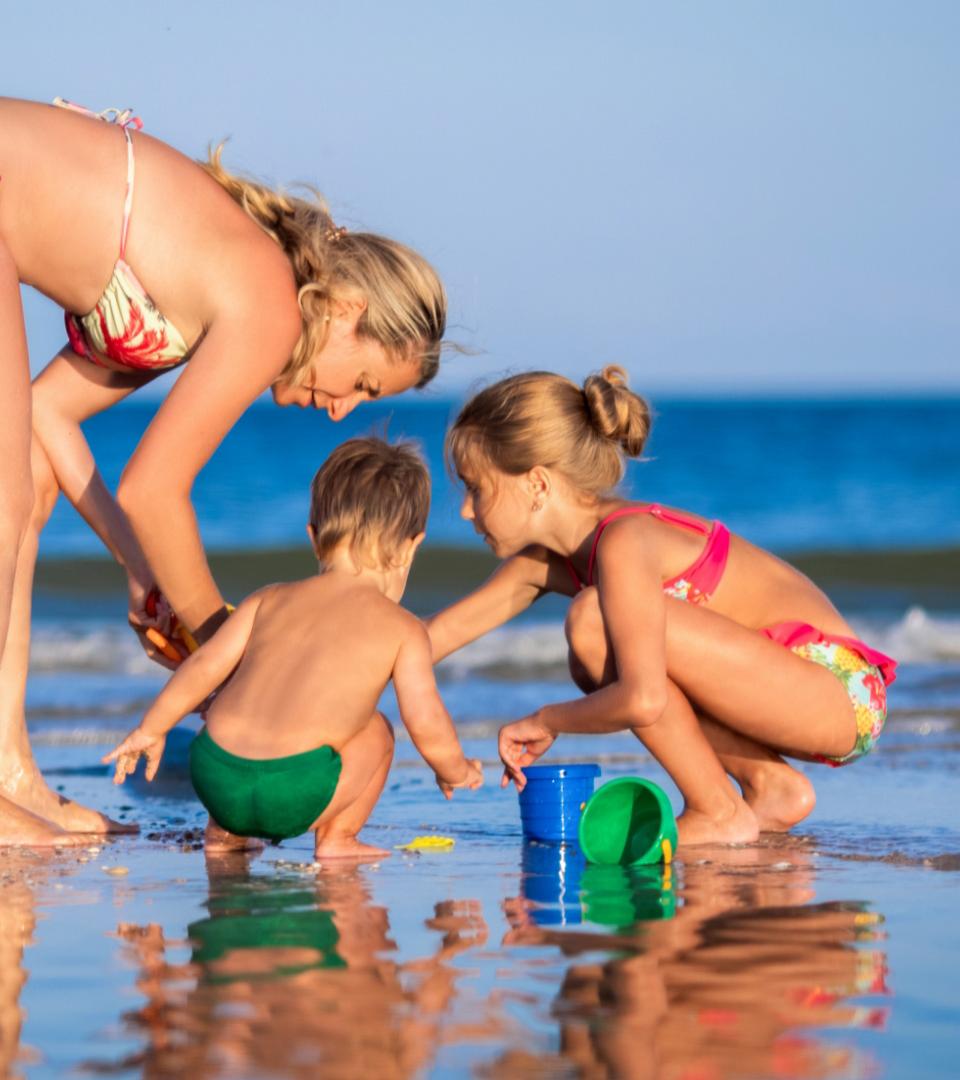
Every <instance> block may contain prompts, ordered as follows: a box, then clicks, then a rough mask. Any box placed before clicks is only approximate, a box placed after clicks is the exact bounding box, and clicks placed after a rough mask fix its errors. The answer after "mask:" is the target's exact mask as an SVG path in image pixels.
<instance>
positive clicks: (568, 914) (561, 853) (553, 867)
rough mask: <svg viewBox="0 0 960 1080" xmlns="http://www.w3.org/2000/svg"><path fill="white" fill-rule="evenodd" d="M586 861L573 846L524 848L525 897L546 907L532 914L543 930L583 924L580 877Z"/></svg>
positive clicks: (547, 845)
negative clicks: (571, 924)
mask: <svg viewBox="0 0 960 1080" xmlns="http://www.w3.org/2000/svg"><path fill="white" fill-rule="evenodd" d="M586 865H587V860H586V859H585V858H584V857H583V855H581V854H580V851H579V849H578V848H576V847H574V846H573V845H571V844H538V843H536V842H529V843H526V844H524V845H523V862H522V866H523V884H522V888H523V895H524V896H525V897H526V899H527V900H532V901H533V902H534V903H535V904H538V905H543V906H542V907H537V908H535V909H534V910H533V911H532V912H531V916H532V918H533V921H534V922H535V923H538V924H539V925H540V926H555V925H557V924H559V925H561V926H564V925H566V924H568V923H578V922H580V918H581V914H580V876H581V875H582V874H583V871H584V869H585V867H586Z"/></svg>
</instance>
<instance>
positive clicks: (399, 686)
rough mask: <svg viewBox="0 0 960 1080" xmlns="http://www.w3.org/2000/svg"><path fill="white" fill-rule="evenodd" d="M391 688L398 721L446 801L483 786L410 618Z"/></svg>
mask: <svg viewBox="0 0 960 1080" xmlns="http://www.w3.org/2000/svg"><path fill="white" fill-rule="evenodd" d="M393 687H394V690H396V693H397V704H398V705H399V706H400V718H401V719H402V720H403V724H404V727H405V728H406V729H407V731H409V732H410V738H411V739H412V740H413V744H414V746H416V748H417V750H418V751H419V752H420V754H421V756H422V757H423V759H424V761H426V763H427V764H428V765H429V766H430V768H431V769H433V771H434V773H436V777H437V784H438V785H439V787H440V790H441V791H442V792H443V794H444V796H445V797H446V798H448V799H449V798H450V797H451V796H452V795H453V789H454V788H462V787H467V788H471V789H473V788H478V787H479V786H480V785H481V784H482V783H483V772H482V770H481V768H480V762H479V761H468V760H467V758H466V757H465V756H464V753H463V747H462V746H461V745H460V740H459V739H458V738H457V733H456V731H455V730H454V727H453V721H452V720H451V719H450V714H449V713H448V712H447V709H446V706H445V705H444V704H443V700H442V698H441V697H440V693H439V691H438V690H437V683H436V679H435V678H434V675H433V656H432V654H431V649H430V637H429V635H428V634H427V631H426V629H425V627H424V626H423V624H422V623H420V622H419V621H418V620H413V619H412V617H411V629H410V632H409V633H408V634H407V636H406V637H405V638H404V641H403V644H402V645H401V646H400V650H399V652H398V653H397V659H396V662H395V664H394V668H393Z"/></svg>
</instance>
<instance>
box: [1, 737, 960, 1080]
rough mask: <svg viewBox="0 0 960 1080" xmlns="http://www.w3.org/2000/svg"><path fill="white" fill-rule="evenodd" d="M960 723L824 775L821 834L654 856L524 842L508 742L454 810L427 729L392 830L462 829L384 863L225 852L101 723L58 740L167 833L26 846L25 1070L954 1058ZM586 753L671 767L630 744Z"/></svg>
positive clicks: (408, 756) (642, 1072) (550, 1066)
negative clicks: (104, 750)
mask: <svg viewBox="0 0 960 1080" xmlns="http://www.w3.org/2000/svg"><path fill="white" fill-rule="evenodd" d="M958 743H960V740H958V737H957V733H956V732H955V731H954V730H953V729H952V728H949V727H948V728H946V729H940V730H926V729H923V728H922V726H921V727H918V728H916V729H914V730H908V731H900V732H890V733H888V735H887V736H885V742H884V744H883V747H882V751H881V752H879V753H877V754H876V755H875V756H874V757H872V758H870V759H867V760H866V761H864V762H861V763H860V764H858V765H857V766H856V767H855V768H852V769H847V770H835V771H828V770H823V769H818V770H816V772H815V774H814V775H815V779H816V781H817V782H818V791H819V795H820V803H819V805H818V808H817V810H816V812H815V814H814V816H813V818H812V819H811V821H810V822H809V824H808V825H806V826H805V827H803V828H802V829H801V830H799V831H798V833H797V834H796V835H791V836H786V837H772V838H765V839H764V841H763V842H761V843H760V844H759V845H755V846H750V847H744V848H736V849H698V850H695V851H690V852H687V853H681V857H680V859H679V860H678V861H677V862H676V863H675V864H674V866H673V867H671V868H670V870H669V871H667V872H662V871H659V870H656V871H653V872H643V873H636V872H635V873H627V872H625V871H621V870H619V868H614V869H613V870H612V871H611V872H600V873H597V872H596V870H595V868H588V869H586V870H585V869H584V868H583V866H582V865H580V864H579V863H578V862H577V858H576V855H575V853H570V852H560V851H558V849H556V848H549V847H545V846H542V845H525V844H524V843H523V842H522V839H521V836H520V829H519V817H518V813H517V803H516V798H515V796H514V795H513V793H512V792H501V791H500V790H499V789H497V788H496V786H495V783H494V779H495V771H494V769H493V767H492V765H491V767H490V768H489V769H488V784H489V786H488V787H487V788H486V789H485V790H484V791H482V792H481V793H480V794H479V795H478V796H477V797H475V798H472V799H471V798H467V797H461V796H460V795H459V794H458V796H457V798H456V799H455V800H454V802H453V803H452V804H444V802H443V800H442V799H441V798H440V797H439V794H438V793H437V792H436V790H435V788H434V787H433V784H432V780H431V777H430V775H429V774H428V773H427V771H426V770H425V769H424V768H422V767H421V766H419V765H418V764H416V763H415V761H414V758H413V752H412V750H411V748H410V746H409V744H406V743H401V744H400V754H399V759H398V763H397V765H396V766H395V768H394V770H393V772H392V774H391V777H390V781H389V783H388V788H387V792H386V794H385V796H384V799H383V800H382V802H381V804H380V805H379V806H378V808H377V810H376V811H375V814H374V818H373V821H372V824H371V825H370V827H369V829H368V838H369V839H370V840H371V841H372V842H373V843H377V844H381V845H384V846H388V847H393V846H394V845H396V844H400V843H403V842H405V841H407V840H409V839H411V838H412V837H413V836H414V835H417V834H419V833H423V832H429V831H433V830H437V831H439V832H441V833H443V834H446V835H450V836H454V837H455V838H456V841H457V843H456V847H455V848H454V850H453V851H452V852H448V853H429V854H423V855H409V854H404V853H401V852H397V853H396V854H394V855H393V856H392V857H391V858H389V859H386V860H384V861H383V862H382V863H380V864H372V865H367V866H360V867H337V866H335V865H324V866H320V867H316V866H314V865H311V863H310V856H311V849H310V843H309V840H308V839H307V838H303V839H301V840H297V841H291V842H287V843H285V844H283V845H282V846H281V847H273V848H268V849H267V850H266V852H264V853H263V854H262V855H259V856H257V857H255V858H253V859H248V858H244V857H237V856H233V857H230V858H220V859H205V857H204V853H203V851H202V850H200V848H199V835H200V834H199V827H200V825H201V824H202V815H201V813H200V808H199V806H198V804H197V803H196V802H195V801H194V800H193V799H192V797H191V796H190V794H189V788H188V785H187V784H186V781H185V777H184V776H183V775H182V773H178V771H177V770H176V769H172V770H170V773H169V775H168V777H167V779H166V781H165V782H164V783H163V784H162V785H161V786H160V787H158V788H156V789H154V790H153V791H151V792H147V791H146V790H144V789H143V788H133V789H131V788H125V789H115V788H113V787H112V786H111V785H110V784H109V782H108V779H107V777H106V775H105V774H104V772H103V770H101V769H100V768H99V767H98V766H97V765H96V758H97V754H98V749H97V748H96V747H77V746H70V747H62V746H61V747H56V746H50V747H42V748H41V757H42V764H43V765H44V767H45V768H46V769H47V771H48V773H49V774H50V775H51V780H52V781H54V782H55V783H57V784H61V785H63V787H64V788H65V789H66V790H67V791H68V792H69V793H70V794H72V795H76V796H77V797H79V798H83V799H86V800H89V801H90V802H92V803H94V804H96V805H97V806H99V807H101V808H102V809H105V810H107V811H108V812H111V813H113V814H115V815H120V816H126V817H127V818H128V819H133V820H137V821H139V822H140V823H141V826H142V830H143V831H142V833H141V835H140V836H139V837H138V838H134V839H129V838H123V839H118V840H116V841H106V842H101V841H95V842H92V843H91V846H90V849H89V850H84V849H80V850H79V851H76V852H69V853H67V852H63V853H59V854H57V853H54V854H47V855H40V854H30V853H16V852H11V851H8V852H6V853H2V854H0V898H2V900H0V923H2V925H0V1039H2V1046H0V1073H8V1074H10V1075H18V1074H21V1075H26V1076H38V1077H40V1076H61V1075H64V1074H65V1073H67V1072H74V1071H78V1070H79V1072H80V1073H94V1074H109V1075H113V1076H142V1075H147V1076H163V1075H171V1074H176V1075H189V1076H191V1077H208V1076H209V1077H220V1076H231V1077H262V1076H267V1075H269V1076H316V1075H323V1076H324V1077H327V1076H332V1077H340V1076H342V1077H357V1076H367V1075H377V1076H382V1077H392V1076H420V1075H423V1076H446V1075H464V1074H476V1075H481V1076H498V1077H499V1076H548V1075H549V1076H554V1075H556V1076H589V1077H594V1076H596V1077H607V1076H610V1077H613V1076H617V1077H619V1076H628V1077H633V1076H636V1077H664V1078H681V1077H685V1078H693V1077H698V1078H699V1077H710V1078H714V1077H717V1078H726V1077H748V1076H777V1077H783V1076H790V1077H793V1076H796V1077H799V1076H804V1077H808V1076H816V1077H873V1076H877V1075H887V1076H891V1077H897V1076H906V1075H909V1076H911V1077H919V1076H930V1077H933V1076H945V1075H950V1074H951V1073H952V1071H953V1067H954V1048H955V1032H956V1030H957V1026H956V1025H957V1022H958V1019H960V1011H958V1007H960V992H958V989H957V986H958V984H957V980H956V977H955V963H954V958H955V956H956V955H957V949H958V947H960V929H958V923H957V919H956V913H957V910H958V900H960V874H958V873H957V867H958V866H960V830H958V827H957V824H956V822H957V810H958V809H960V806H958V796H957V794H956V791H957V788H956V774H957V771H958V765H960V753H958V750H960V745H958ZM174 749H176V748H174ZM471 749H472V750H475V751H479V752H480V753H481V755H486V756H487V757H489V754H490V749H491V745H490V743H489V741H488V740H483V741H480V742H476V743H474V744H472V745H471ZM565 749H566V750H567V751H568V756H570V757H574V758H579V759H588V758H596V756H597V754H596V751H602V754H603V757H604V758H605V763H604V778H610V777H612V776H614V775H621V774H624V773H633V774H636V775H647V776H650V777H652V778H658V777H657V773H656V771H655V770H654V769H653V768H652V767H651V766H650V765H649V764H648V763H646V762H645V761H643V760H642V759H640V758H636V757H635V756H634V757H633V758H632V759H630V758H628V757H627V755H628V754H630V752H631V751H632V749H633V746H632V744H630V742H629V741H627V740H624V741H623V745H622V746H620V745H619V743H618V742H617V740H615V739H614V740H611V739H606V740H603V741H602V742H599V743H598V742H597V741H595V740H594V741H591V740H586V739H585V740H582V741H579V742H578V741H575V740H568V742H567V746H566V747H565ZM591 750H592V751H594V753H591ZM175 756H176V755H175V754H174V757H175ZM661 779H662V778H661Z"/></svg>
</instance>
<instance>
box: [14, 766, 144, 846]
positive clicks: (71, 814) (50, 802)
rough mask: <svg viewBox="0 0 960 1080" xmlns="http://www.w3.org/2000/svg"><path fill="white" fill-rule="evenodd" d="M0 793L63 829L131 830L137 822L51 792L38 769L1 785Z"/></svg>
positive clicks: (135, 829)
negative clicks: (121, 819)
mask: <svg viewBox="0 0 960 1080" xmlns="http://www.w3.org/2000/svg"><path fill="white" fill-rule="evenodd" d="M0 790H2V793H3V796H4V797H6V798H7V799H9V800H10V801H11V802H14V803H16V804H17V805H18V806H20V807H22V808H23V809H24V810H26V811H28V812H29V813H30V814H33V815H35V816H37V817H40V818H43V819H44V820H45V821H49V822H52V823H53V824H54V825H57V826H59V827H60V828H61V829H64V830H65V831H66V832H74V833H135V832H139V831H140V826H139V825H132V824H127V823H125V822H122V821H114V819H113V818H109V817H107V815H106V814H101V813H100V811H99V810H92V809H91V808H90V807H88V806H82V805H81V804H80V803H76V802H74V801H73V800H72V799H67V798H65V797H64V796H63V795H58V794H57V793H56V792H55V791H51V790H50V788H49V786H48V785H47V782H46V780H44V778H43V777H42V776H41V775H40V773H39V772H34V773H33V775H32V776H26V777H23V778H22V779H20V780H19V781H17V782H14V783H12V784H11V783H8V784H5V785H4V786H3V787H2V788H0Z"/></svg>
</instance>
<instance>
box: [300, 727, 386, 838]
mask: <svg viewBox="0 0 960 1080" xmlns="http://www.w3.org/2000/svg"><path fill="white" fill-rule="evenodd" d="M393 746H394V739H393V728H392V727H391V726H390V724H389V723H388V721H387V719H386V717H384V716H383V714H382V713H378V712H377V713H374V714H373V716H372V717H371V718H370V721H369V723H368V724H367V725H366V726H365V727H364V728H363V729H362V730H361V731H359V732H357V734H356V735H354V736H353V738H352V739H350V741H349V742H347V743H346V745H345V746H343V747H341V749H340V758H341V760H342V763H343V764H342V768H341V770H340V780H339V782H338V783H337V790H336V793H335V794H334V796H333V799H332V800H331V801H330V805H329V806H328V807H327V808H326V810H324V812H323V813H322V814H321V815H320V817H319V818H317V820H316V822H315V823H314V825H313V828H314V830H315V831H316V847H315V849H314V850H315V855H316V858H318V859H330V858H354V859H356V858H361V859H362V858H367V859H370V858H383V857H384V856H385V855H389V854H390V852H389V851H386V850H385V849H383V848H377V847H373V846H372V845H370V844H361V843H360V841H359V840H358V839H357V834H358V833H359V832H360V830H361V829H362V828H363V826H364V825H365V824H366V823H367V818H369V817H370V814H371V813H372V812H373V808H374V806H375V805H376V802H377V799H379V798H380V793H381V792H382V791H383V786H384V784H386V782H387V774H388V773H389V772H390V765H391V762H392V761H393Z"/></svg>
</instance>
